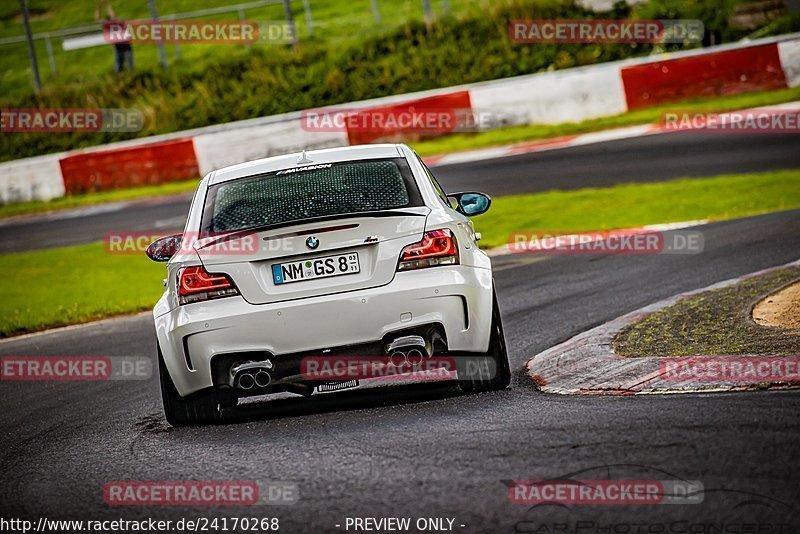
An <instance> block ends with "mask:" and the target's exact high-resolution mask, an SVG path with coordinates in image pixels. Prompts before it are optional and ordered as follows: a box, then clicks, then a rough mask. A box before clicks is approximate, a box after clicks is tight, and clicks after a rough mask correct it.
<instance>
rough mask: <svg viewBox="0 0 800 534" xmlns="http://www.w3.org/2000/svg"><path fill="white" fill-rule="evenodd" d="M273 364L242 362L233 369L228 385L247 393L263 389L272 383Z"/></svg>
mask: <svg viewBox="0 0 800 534" xmlns="http://www.w3.org/2000/svg"><path fill="white" fill-rule="evenodd" d="M272 367H273V365H272V362H271V361H269V360H264V361H263V362H241V363H237V364H235V365H234V366H233V367H231V372H230V379H229V380H228V385H230V386H231V387H232V388H236V389H243V390H245V391H248V390H251V389H253V388H258V389H262V388H265V387H267V386H269V385H270V383H272Z"/></svg>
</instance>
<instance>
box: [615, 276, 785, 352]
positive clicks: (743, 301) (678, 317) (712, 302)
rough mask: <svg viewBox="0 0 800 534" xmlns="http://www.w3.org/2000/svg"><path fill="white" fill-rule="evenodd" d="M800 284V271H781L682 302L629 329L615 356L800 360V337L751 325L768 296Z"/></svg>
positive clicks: (617, 344) (623, 333) (619, 336)
mask: <svg viewBox="0 0 800 534" xmlns="http://www.w3.org/2000/svg"><path fill="white" fill-rule="evenodd" d="M798 278H800V267H792V268H788V269H780V270H778V271H772V272H769V273H767V274H763V275H760V276H756V277H752V278H747V279H745V280H742V281H741V282H739V283H737V284H735V285H733V286H730V287H725V288H722V289H715V290H711V291H707V292H704V293H701V294H699V295H696V296H694V297H691V298H688V299H685V300H681V301H680V302H678V303H676V304H674V305H672V306H669V307H667V308H664V309H663V310H660V311H657V312H655V313H652V314H650V315H648V316H647V317H645V318H644V319H642V320H641V321H638V322H635V323H632V324H629V325H628V326H626V327H625V328H623V329H622V331H620V332H619V334H617V336H616V337H615V338H614V341H613V343H612V347H613V350H614V352H616V353H617V354H619V355H622V356H627V357H647V356H695V355H696V356H718V355H750V354H769V355H776V356H778V355H797V354H800V335H797V334H796V333H791V331H787V330H782V329H778V328H772V327H769V326H763V325H760V324H757V323H755V322H753V321H752V320H751V310H752V306H753V304H755V303H756V302H757V301H760V300H762V298H761V297H762V296H763V295H767V294H770V293H773V292H775V291H777V290H779V289H781V288H783V287H784V286H786V284H789V283H792V282H794V281H797V280H798Z"/></svg>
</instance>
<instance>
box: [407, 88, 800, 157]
mask: <svg viewBox="0 0 800 534" xmlns="http://www.w3.org/2000/svg"><path fill="white" fill-rule="evenodd" d="M796 100H800V87H793V88H791V89H780V90H777V91H756V92H752V93H744V94H740V95H731V96H721V97H713V98H695V99H689V100H684V101H681V102H675V103H671V104H666V105H661V106H655V107H652V108H647V109H642V110H637V111H630V112H627V113H622V114H620V115H613V116H611V117H601V118H598V119H591V120H586V121H582V122H570V123H564V124H532V125H526V126H510V127H507V128H498V129H496V130H490V131H488V132H480V133H470V134H453V135H448V136H444V137H438V138H436V139H429V140H426V141H419V142H416V143H413V145H414V149H415V150H416V151H417V152H418V153H419V154H420V155H421V156H431V155H436V154H446V153H450V152H459V151H464V150H471V149H474V148H485V147H490V146H500V145H506V144H512V143H521V142H523V141H535V140H539V139H548V138H552V137H561V136H567V135H576V134H581V133H589V132H597V131H600V130H609V129H612V128H622V127H624V126H634V125H638V124H656V123H659V122H660V121H661V117H662V115H663V114H664V113H665V112H667V111H681V112H715V111H716V112H723V111H733V110H737V109H748V108H757V107H764V106H772V105H776V104H784V103H786V102H794V101H796Z"/></svg>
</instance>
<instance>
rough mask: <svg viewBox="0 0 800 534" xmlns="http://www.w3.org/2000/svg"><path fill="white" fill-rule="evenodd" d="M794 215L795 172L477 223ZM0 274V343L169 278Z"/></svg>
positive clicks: (128, 263)
mask: <svg viewBox="0 0 800 534" xmlns="http://www.w3.org/2000/svg"><path fill="white" fill-rule="evenodd" d="M754 191H757V192H758V194H757V195H755V194H753V192H754ZM790 208H800V171H783V172H773V173H761V174H746V175H734V176H720V177H715V178H702V179H691V180H676V181H671V182H662V183H653V184H632V185H621V186H617V187H611V188H606V189H581V190H577V191H552V192H545V193H536V194H530V195H517V196H512V197H501V198H497V199H495V200H494V203H493V206H492V209H491V210H489V212H488V213H487V214H486V215H482V216H480V217H477V218H476V220H475V224H476V227H477V229H478V230H479V231H481V232H482V233H483V236H484V239H483V241H482V242H481V243H482V245H483V246H496V245H500V244H503V243H505V242H507V240H508V235H509V234H510V233H511V232H513V231H520V230H530V229H545V230H561V229H563V230H598V229H604V228H622V227H631V226H639V225H642V224H654V223H660V222H672V221H678V220H687V219H700V218H710V219H725V218H732V217H741V216H745V215H752V214H755V213H763V212H768V211H777V210H784V209H790ZM0 270H2V271H3V272H7V273H13V275H12V276H6V277H3V278H2V279H0V293H2V295H3V296H4V297H5V298H4V299H3V300H2V301H0V336H9V335H14V334H19V333H23V332H29V331H34V330H42V329H45V328H51V327H55V326H61V325H66V324H74V323H81V322H86V321H91V320H95V319H99V318H101V317H106V316H111V315H118V314H123V313H130V312H136V311H140V310H145V309H149V308H150V307H151V306H152V305H153V304H154V303H155V301H156V300H157V299H158V297H159V295H160V294H161V291H162V286H161V279H162V278H163V277H164V273H165V269H164V265H163V264H157V263H153V262H151V261H150V260H148V259H147V258H146V257H145V256H144V254H137V255H133V256H129V255H109V254H107V253H106V252H105V248H104V246H103V244H102V243H95V244H90V245H81V246H74V247H63V248H55V249H47V250H40V251H34V252H23V253H16V254H5V255H2V256H0Z"/></svg>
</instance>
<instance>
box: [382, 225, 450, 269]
mask: <svg viewBox="0 0 800 534" xmlns="http://www.w3.org/2000/svg"><path fill="white" fill-rule="evenodd" d="M457 264H458V243H456V238H455V236H453V234H452V233H451V232H450V230H448V229H446V228H443V229H441V230H431V231H429V232H425V234H424V235H423V236H422V241H420V242H418V243H412V244H410V245H408V246H406V247H405V248H403V250H402V252H400V262H399V263H398V264H397V270H398V271H410V270H412V269H422V268H424V267H434V266H436V265H457Z"/></svg>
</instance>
